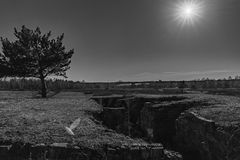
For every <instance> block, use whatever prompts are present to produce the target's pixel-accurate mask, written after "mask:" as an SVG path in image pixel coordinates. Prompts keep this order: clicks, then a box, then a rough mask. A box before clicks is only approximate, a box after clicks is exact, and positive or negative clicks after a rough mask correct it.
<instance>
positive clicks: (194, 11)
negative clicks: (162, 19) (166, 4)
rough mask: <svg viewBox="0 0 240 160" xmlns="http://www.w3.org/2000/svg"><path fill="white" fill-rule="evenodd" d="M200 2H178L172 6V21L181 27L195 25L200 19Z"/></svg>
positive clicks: (199, 0)
mask: <svg viewBox="0 0 240 160" xmlns="http://www.w3.org/2000/svg"><path fill="white" fill-rule="evenodd" d="M203 7H204V3H203V1H202V0H180V1H178V2H177V3H176V4H175V5H174V14H173V16H174V20H175V21H177V22H178V23H179V24H180V25H181V26H185V25H191V26H193V25H195V24H196V22H197V21H199V20H200V19H201V18H202V15H203Z"/></svg>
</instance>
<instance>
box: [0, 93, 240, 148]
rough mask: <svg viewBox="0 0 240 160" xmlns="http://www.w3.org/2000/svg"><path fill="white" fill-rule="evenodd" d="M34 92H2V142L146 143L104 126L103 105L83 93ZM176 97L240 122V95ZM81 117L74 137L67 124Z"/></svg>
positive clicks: (207, 113)
mask: <svg viewBox="0 0 240 160" xmlns="http://www.w3.org/2000/svg"><path fill="white" fill-rule="evenodd" d="M34 95H35V93H33V92H28V91H1V92H0V143H2V142H4V141H11V142H24V143H31V144H41V143H43V144H52V143H70V144H74V145H78V146H84V147H89V148H102V147H101V146H103V145H105V144H108V145H121V144H129V143H139V142H143V141H142V140H134V139H131V138H129V137H127V136H124V135H122V134H118V133H116V132H114V131H112V130H109V129H107V128H106V127H104V126H103V125H102V124H101V122H99V121H97V120H96V119H95V118H94V116H93V115H94V114H96V113H99V112H101V110H102V108H101V106H99V105H98V104H97V103H96V102H94V101H92V100H89V97H87V96H86V95H84V94H83V93H80V92H61V93H59V94H57V95H56V96H54V97H51V98H48V99H40V98H33V97H34ZM136 96H147V95H136ZM148 96H150V95H148ZM159 96H160V97H164V95H157V96H153V97H159ZM166 96H169V95H166ZM176 96H181V97H185V99H182V100H180V101H177V102H174V101H173V102H169V103H179V102H181V101H182V102H183V103H185V102H187V101H195V102H199V103H200V104H202V105H200V106H197V107H193V108H191V110H192V111H193V112H195V113H197V114H199V115H201V116H202V117H205V118H207V119H210V120H213V121H215V122H216V124H219V125H222V126H232V125H239V122H240V116H239V115H240V98H237V97H231V96H219V95H205V94H184V95H176ZM150 97H151V96H150ZM77 118H81V122H80V125H79V126H78V127H77V128H76V129H75V130H74V133H75V136H70V135H69V134H67V132H66V130H65V128H64V127H65V126H70V124H71V123H72V122H73V121H74V120H75V119H77Z"/></svg>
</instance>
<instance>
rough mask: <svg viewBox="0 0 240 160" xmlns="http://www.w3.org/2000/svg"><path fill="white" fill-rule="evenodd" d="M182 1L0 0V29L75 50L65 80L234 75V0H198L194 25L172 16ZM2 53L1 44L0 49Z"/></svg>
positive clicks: (239, 55)
mask: <svg viewBox="0 0 240 160" xmlns="http://www.w3.org/2000/svg"><path fill="white" fill-rule="evenodd" d="M183 1H186V0H21V1H20V0H0V22H1V25H0V36H1V37H4V38H8V39H10V40H14V35H13V31H14V27H16V28H20V27H21V26H22V25H25V26H26V27H28V28H32V29H35V28H36V27H40V29H41V30H42V32H48V31H50V30H51V31H52V33H53V37H52V38H55V37H56V36H57V35H60V34H61V33H64V35H65V37H64V44H65V46H66V48H67V49H72V48H73V49H74V51H75V53H74V55H73V57H72V63H71V69H70V70H69V71H67V76H68V79H69V80H74V81H78V80H79V81H82V80H85V81H89V82H106V81H119V80H122V81H145V80H191V79H198V78H202V77H209V78H223V77H226V78H227V77H228V76H235V75H240V63H239V62H240V1H239V0H192V1H195V2H194V3H199V2H201V4H204V5H202V6H201V8H200V9H199V10H200V11H201V14H200V16H199V17H197V18H195V19H194V22H193V24H184V25H181V24H180V21H181V20H180V21H179V20H176V14H179V13H178V12H177V8H178V6H179V4H181V3H182V2H183ZM188 1H189V0H188ZM0 52H1V50H0Z"/></svg>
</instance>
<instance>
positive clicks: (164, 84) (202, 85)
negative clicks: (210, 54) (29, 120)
mask: <svg viewBox="0 0 240 160" xmlns="http://www.w3.org/2000/svg"><path fill="white" fill-rule="evenodd" d="M46 86H47V88H48V90H77V91H78V90H79V91H81V90H91V89H105V90H107V89H125V88H155V89H161V88H190V89H213V88H240V79H239V78H235V79H232V78H228V79H219V80H210V79H201V80H193V81H144V82H121V81H119V82H99V83H98V82H96V83H89V82H80V81H70V80H63V79H48V80H46ZM40 88H41V83H40V80H38V79H24V78H22V79H20V78H12V79H1V80H0V90H40Z"/></svg>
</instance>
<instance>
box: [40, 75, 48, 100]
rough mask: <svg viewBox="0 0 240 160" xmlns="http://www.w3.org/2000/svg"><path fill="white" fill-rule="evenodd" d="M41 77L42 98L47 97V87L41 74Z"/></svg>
mask: <svg viewBox="0 0 240 160" xmlns="http://www.w3.org/2000/svg"><path fill="white" fill-rule="evenodd" d="M40 79H41V86H42V93H41V94H42V98H46V97H47V89H46V83H45V79H44V77H43V76H40Z"/></svg>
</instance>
